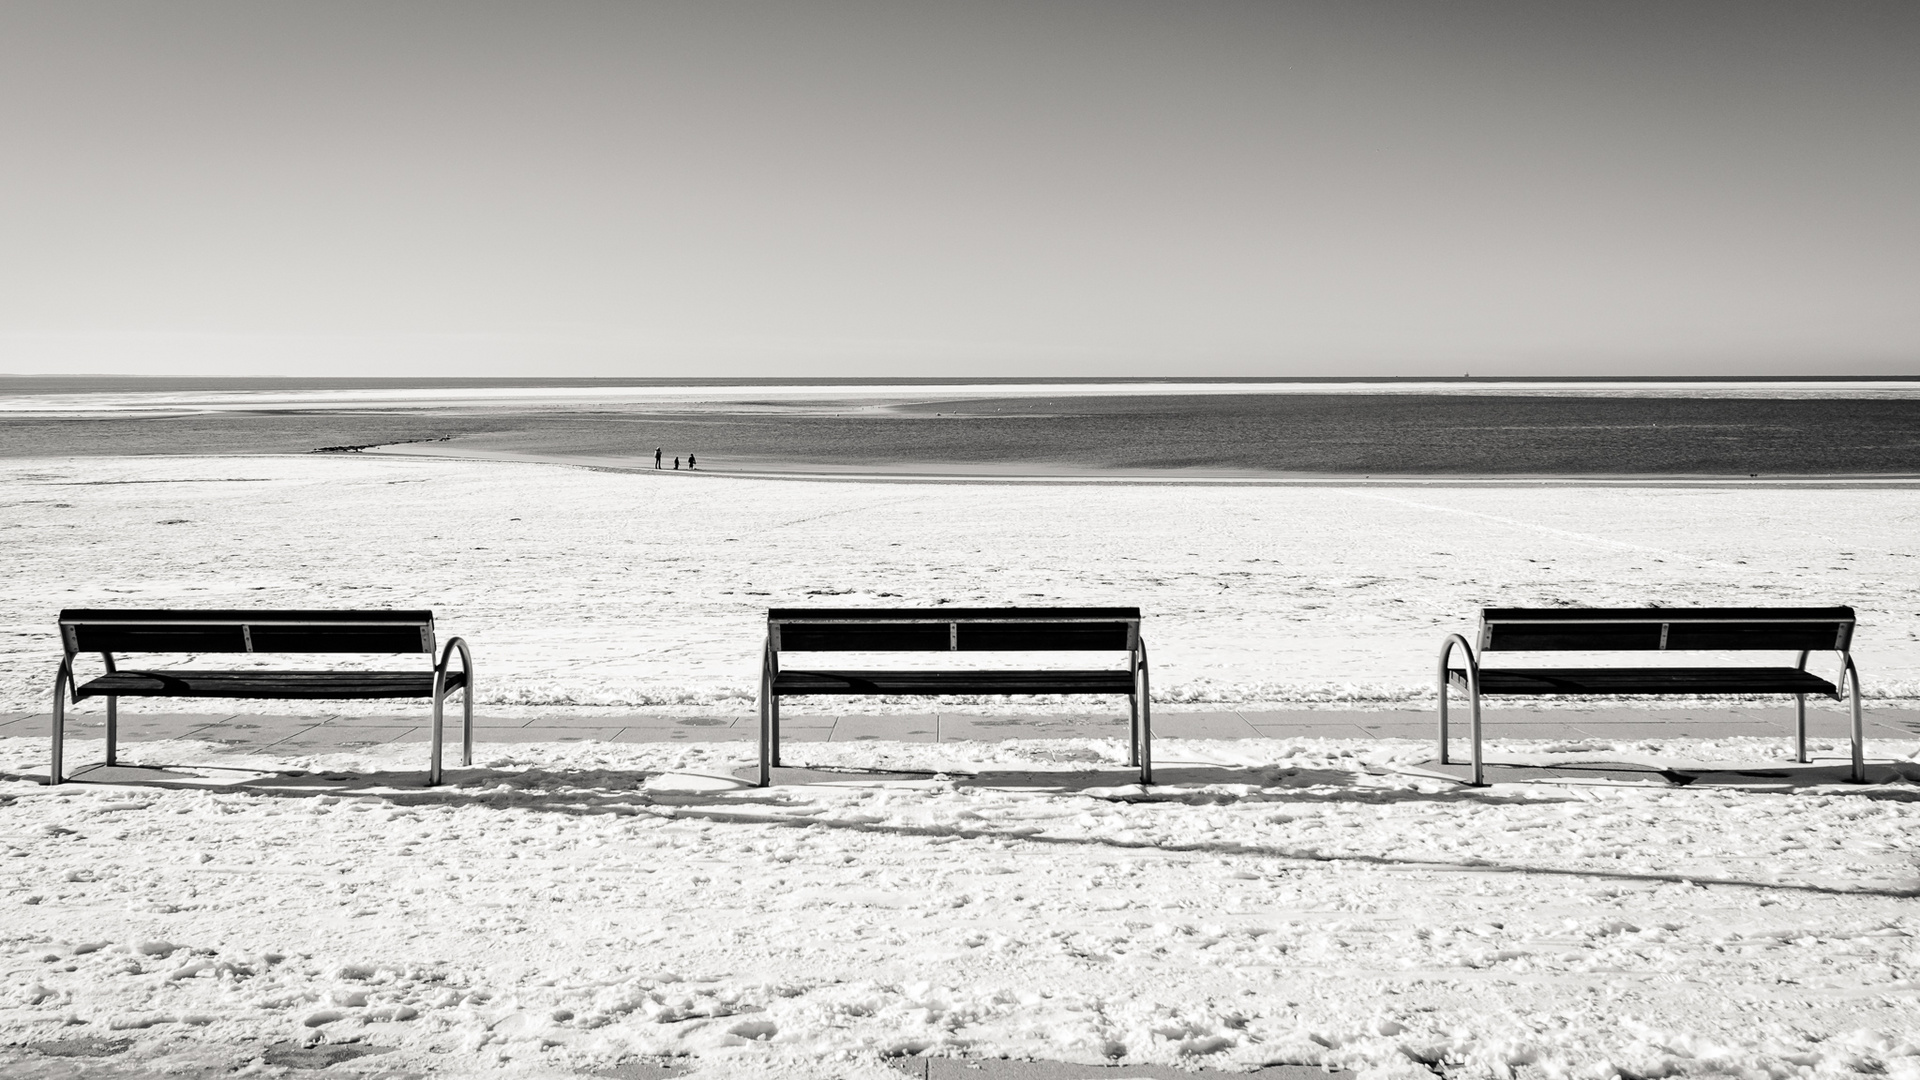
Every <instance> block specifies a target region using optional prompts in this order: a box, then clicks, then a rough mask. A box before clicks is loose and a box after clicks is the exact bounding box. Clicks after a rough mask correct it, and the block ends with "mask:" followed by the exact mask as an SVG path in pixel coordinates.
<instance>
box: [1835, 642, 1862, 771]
mask: <svg viewBox="0 0 1920 1080" xmlns="http://www.w3.org/2000/svg"><path fill="white" fill-rule="evenodd" d="M1842 658H1843V659H1844V660H1845V661H1846V670H1845V671H1844V672H1843V673H1842V675H1841V678H1843V679H1845V680H1846V681H1847V683H1848V687H1849V689H1850V690H1851V692H1852V694H1853V731H1852V735H1853V771H1852V772H1851V774H1850V776H1851V778H1852V780H1853V782H1854V783H1856V784H1864V783H1866V782H1867V727H1866V721H1865V718H1864V717H1862V716H1861V714H1860V671H1859V669H1858V668H1855V667H1854V666H1853V657H1851V656H1847V655H1845V654H1842Z"/></svg>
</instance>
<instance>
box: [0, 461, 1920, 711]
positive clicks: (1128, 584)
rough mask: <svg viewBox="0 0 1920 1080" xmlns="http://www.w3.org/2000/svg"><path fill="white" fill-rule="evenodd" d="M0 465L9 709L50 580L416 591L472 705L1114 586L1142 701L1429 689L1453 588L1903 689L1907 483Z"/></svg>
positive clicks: (1909, 580)
mask: <svg viewBox="0 0 1920 1080" xmlns="http://www.w3.org/2000/svg"><path fill="white" fill-rule="evenodd" d="M0 490H4V492H5V496H4V502H5V507H4V509H5V514H4V516H0V541H4V543H5V545H6V549H7V558H8V560H9V569H10V571H11V572H10V573H8V574H7V575H5V576H4V577H0V631H4V632H5V636H4V637H0V708H5V709H14V710H28V709H31V710H35V711H38V710H43V709H45V708H46V706H45V704H44V701H45V697H46V694H47V690H48V687H49V685H50V683H51V678H52V667H53V663H54V661H55V659H56V658H57V656H58V645H57V643H56V642H55V639H54V634H53V621H54V618H55V616H56V615H57V614H58V612H59V609H60V608H61V607H63V606H113V605H119V604H127V605H160V604H164V605H174V606H205V607H217V606H247V607H251V606H287V607H299V606H310V607H331V606H342V607H368V606H385V607H429V608H432V609H434V611H435V612H436V613H437V615H438V616H439V619H440V625H441V628H442V631H443V633H457V634H462V635H464V636H466V637H467V638H468V639H469V640H470V641H471V642H472V643H473V645H474V648H475V656H476V661H477V663H478V664H479V665H480V671H481V683H480V694H479V700H480V701H481V703H482V704H483V705H486V706H491V707H500V706H512V705H524V706H532V707H567V706H602V707H618V708H629V709H630V708H633V707H636V706H683V705H692V706H698V707H711V708H716V709H721V710H727V711H733V712H740V711H745V710H747V709H749V708H751V704H750V703H751V694H752V692H753V689H754V685H755V679H756V678H757V676H758V672H759V664H758V650H759V647H760V638H761V634H762V632H763V629H764V622H763V620H764V616H765V610H766V608H767V607H769V606H776V605H804V604H810V603H811V604H839V605H845V604H901V605H908V604H930V603H936V602H940V601H945V602H949V603H954V604H976V605H998V604H1125V605H1138V606H1139V607H1140V608H1142V609H1143V610H1144V611H1145V612H1146V615H1147V620H1148V621H1147V624H1146V635H1147V640H1148V642H1149V644H1150V646H1151V648H1152V657H1153V671H1154V689H1155V696H1156V698H1157V699H1159V700H1162V701H1167V702H1205V703H1222V704H1232V705H1240V704H1261V703H1289V702H1342V701H1353V702H1383V701H1404V700H1410V699H1417V698H1421V697H1426V696H1430V695H1431V693H1432V688H1431V681H1432V678H1433V676H1432V673H1431V666H1432V664H1433V655H1434V653H1435V651H1436V649H1437V647H1438V645H1439V640H1440V637H1441V636H1442V634H1443V632H1444V631H1447V630H1454V629H1465V628H1467V627H1469V626H1470V625H1471V624H1472V621H1473V618H1474V616H1475V614H1476V611H1477V609H1478V608H1479V607H1480V606H1482V605H1531V604H1556V603H1580V604H1592V605H1609V604H1644V603H1663V604H1730V605H1738V604H1762V603H1764V604H1818V605H1825V604H1839V603H1847V604H1852V605H1854V606H1855V607H1856V608H1858V609H1859V610H1860V613H1861V629H1860V632H1859V634H1858V636H1857V638H1856V645H1855V655H1856V659H1857V660H1858V663H1859V665H1860V669H1861V671H1862V673H1863V675H1864V680H1865V685H1866V688H1867V692H1868V694H1869V695H1870V696H1873V697H1879V698H1914V697H1920V557H1917V556H1920V491H1914V490H1903V489H1892V490H1885V489H1883V490H1782V489H1778V488H1767V489H1752V490H1731V489H1698V488H1659V487H1636V488H1604V487H1524V488H1509V487H1455V488H1417V489H1415V488H1407V489H1401V488H1360V487H1355V488H1333V489H1326V488H1305V487H1231V488H1223V487H1204V486H1179V485H1166V484H1154V485H1126V486H1108V485H1086V484H1078V485H1074V484H1063V485H1037V486H1035V485H1019V486H1015V485H1000V484H941V483H854V482H840V483H829V482H808V481H780V480H749V479H733V478H726V477H713V476H698V475H692V474H688V473H684V472H682V473H678V474H675V473H672V472H667V473H663V474H655V473H650V472H649V473H640V474H632V473H610V472H595V471H590V470H586V469H578V468H566V467H560V466H551V465H533V464H514V463H501V462H449V461H439V460H409V459H402V458H378V457H364V456H324V457H281V458H206V459H192V458H131V459H126V458H123V459H111V458H106V459H102V458H93V459H75V460H70V461H44V460H41V461H5V462H0ZM942 662H945V661H944V659H943V661H942ZM1818 662H1819V661H1818V658H1816V663H1818ZM389 707H390V706H389ZM855 707H859V706H858V705H857V703H856V706H855ZM326 708H327V709H329V710H335V711H337V707H335V706H327V707H326ZM280 711H290V710H289V709H288V708H281V709H280Z"/></svg>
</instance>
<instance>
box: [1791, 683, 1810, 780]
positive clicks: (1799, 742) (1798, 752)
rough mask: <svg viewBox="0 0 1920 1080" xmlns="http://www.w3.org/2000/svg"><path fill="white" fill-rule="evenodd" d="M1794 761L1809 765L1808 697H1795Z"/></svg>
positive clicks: (1802, 695)
mask: <svg viewBox="0 0 1920 1080" xmlns="http://www.w3.org/2000/svg"><path fill="white" fill-rule="evenodd" d="M1793 760H1795V761H1797V762H1799V763H1800V764H1802V765H1805V764H1806V763H1807V695H1805V694H1795V695H1793Z"/></svg>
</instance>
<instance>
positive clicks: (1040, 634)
mask: <svg viewBox="0 0 1920 1080" xmlns="http://www.w3.org/2000/svg"><path fill="white" fill-rule="evenodd" d="M767 640H768V643H769V644H770V645H771V646H772V648H773V650H774V651H775V652H781V651H790V652H1076V651H1091V650H1100V651H1106V650H1112V651H1116V652H1131V651H1132V650H1133V649H1134V648H1135V647H1136V646H1137V645H1138V644H1139V641H1140V609H1139V608H1118V607H1116V608H774V609H773V610H771V611H769V612H767Z"/></svg>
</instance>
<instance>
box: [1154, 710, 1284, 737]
mask: <svg viewBox="0 0 1920 1080" xmlns="http://www.w3.org/2000/svg"><path fill="white" fill-rule="evenodd" d="M1153 734H1154V736H1155V737H1156V738H1168V739H1252V738H1256V737H1258V736H1259V734H1260V733H1259V732H1257V731H1255V730H1254V729H1253V725H1252V724H1249V723H1247V722H1246V721H1245V720H1243V719H1241V717H1240V714H1239V713H1237V712H1156V713H1154V714H1153Z"/></svg>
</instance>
